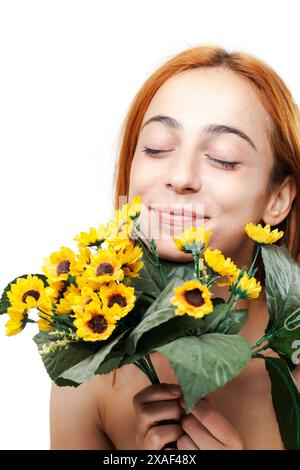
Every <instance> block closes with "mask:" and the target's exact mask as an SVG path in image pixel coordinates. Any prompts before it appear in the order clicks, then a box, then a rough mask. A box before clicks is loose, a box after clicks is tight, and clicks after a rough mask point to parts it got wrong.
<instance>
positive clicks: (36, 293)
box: [22, 289, 41, 303]
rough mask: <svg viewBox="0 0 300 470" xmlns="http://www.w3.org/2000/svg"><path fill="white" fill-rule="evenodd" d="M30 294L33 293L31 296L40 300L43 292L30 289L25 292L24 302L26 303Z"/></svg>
mask: <svg viewBox="0 0 300 470" xmlns="http://www.w3.org/2000/svg"><path fill="white" fill-rule="evenodd" d="M29 295H31V297H33V298H34V299H35V300H39V298H40V295H41V294H40V293H39V291H37V290H33V289H31V290H28V291H26V292H25V293H24V294H23V297H22V302H24V303H25V302H26V299H27V297H28V296H29Z"/></svg>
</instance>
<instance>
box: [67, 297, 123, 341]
mask: <svg viewBox="0 0 300 470" xmlns="http://www.w3.org/2000/svg"><path fill="white" fill-rule="evenodd" d="M74 326H75V327H76V328H77V331H76V333H77V335H78V336H79V337H80V338H82V339H83V340H84V341H101V340H105V339H107V338H109V336H110V335H111V334H112V332H113V331H114V329H115V328H116V320H115V319H114V318H112V317H111V316H110V315H109V314H108V313H107V311H106V310H104V309H102V308H101V306H100V305H99V304H98V303H97V302H94V301H93V302H91V303H89V304H88V305H86V307H85V309H84V312H83V313H82V314H80V315H78V316H77V317H76V319H75V320H74Z"/></svg>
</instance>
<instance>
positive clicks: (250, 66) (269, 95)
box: [114, 45, 300, 258]
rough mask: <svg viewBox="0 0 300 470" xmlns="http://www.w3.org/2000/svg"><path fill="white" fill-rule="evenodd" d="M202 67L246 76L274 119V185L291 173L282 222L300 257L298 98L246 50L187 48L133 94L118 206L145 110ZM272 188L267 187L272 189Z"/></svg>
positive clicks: (286, 240) (118, 173) (118, 170)
mask: <svg viewBox="0 0 300 470" xmlns="http://www.w3.org/2000/svg"><path fill="white" fill-rule="evenodd" d="M198 67H224V68H226V69H230V70H232V71H234V72H236V73H237V74H238V75H240V76H241V77H243V78H245V79H246V80H248V81H249V82H251V84H252V85H254V89H255V90H256V92H257V95H258V97H259V99H260V101H261V103H262V104H263V106H264V107H265V109H266V111H267V112H268V113H269V115H270V118H271V123H272V125H271V129H270V130H269V132H270V136H269V138H270V144H271V147H272V150H273V154H274V162H275V163H274V166H273V169H272V171H271V174H270V180H269V188H272V187H273V185H276V184H277V183H280V182H281V181H282V180H283V179H284V177H285V176H286V175H292V176H293V177H294V179H295V182H296V186H297V194H296V197H295V199H294V200H293V203H292V206H291V210H290V212H289V214H288V216H287V217H286V218H285V220H284V221H282V222H281V223H280V224H279V225H278V226H276V227H277V228H278V229H279V230H283V231H284V237H283V238H282V239H281V243H283V244H284V245H285V246H286V247H287V248H288V250H289V252H290V253H291V255H292V256H293V257H294V258H297V257H299V255H300V191H299V184H300V113H299V108H298V107H297V104H296V103H295V102H294V100H293V97H292V95H291V93H290V91H289V89H288V88H287V86H286V85H285V83H284V82H283V80H282V79H281V78H280V77H279V76H278V75H277V73H276V72H275V71H274V70H273V69H272V68H271V67H270V66H269V65H267V64H266V63H264V62H263V61H261V60H259V59H257V58H256V57H254V56H251V55H249V54H247V53H244V52H228V51H226V50H225V49H223V48H221V47H218V46H214V45H203V46H198V47H193V48H190V49H187V50H185V51H183V52H181V53H179V54H177V55H176V56H174V57H172V58H171V59H169V60H168V61H167V62H166V63H164V64H163V65H162V66H161V67H159V69H158V70H156V71H155V72H154V73H152V75H151V76H150V77H149V78H148V79H147V80H146V82H145V83H144V84H143V86H142V87H141V89H140V90H139V91H138V93H137V94H136V96H135V97H134V99H133V101H132V103H131V106H130V108H129V111H128V113H127V117H126V119H125V121H124V123H123V127H122V131H121V132H122V135H121V145H120V152H119V158H118V160H117V164H116V167H115V173H114V193H115V200H114V207H115V209H118V208H119V197H120V196H123V197H124V196H127V197H128V192H129V178H130V168H131V163H132V160H133V156H134V152H135V147H136V143H137V140H138V136H139V132H140V128H141V123H142V120H143V117H144V114H145V112H146V110H147V108H148V105H149V104H150V101H151V100H152V98H153V96H154V95H155V93H156V91H157V90H158V89H159V87H160V86H161V85H162V84H163V83H165V82H166V80H168V79H169V78H171V77H173V76H174V75H176V74H178V73H180V72H183V71H185V70H190V69H194V68H198ZM269 188H268V190H269Z"/></svg>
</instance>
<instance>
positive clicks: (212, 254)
mask: <svg viewBox="0 0 300 470" xmlns="http://www.w3.org/2000/svg"><path fill="white" fill-rule="evenodd" d="M204 259H205V262H206V264H207V265H208V266H209V267H210V268H211V270H212V271H213V274H219V275H220V276H229V277H230V276H233V275H234V274H235V273H236V271H237V267H236V265H235V264H234V262H233V261H231V258H225V257H224V255H223V254H222V253H221V251H220V250H217V249H215V250H211V249H210V248H207V249H206V250H205V252H204ZM218 285H227V282H226V283H225V284H224V283H219V284H218Z"/></svg>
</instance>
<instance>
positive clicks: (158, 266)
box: [133, 220, 167, 287]
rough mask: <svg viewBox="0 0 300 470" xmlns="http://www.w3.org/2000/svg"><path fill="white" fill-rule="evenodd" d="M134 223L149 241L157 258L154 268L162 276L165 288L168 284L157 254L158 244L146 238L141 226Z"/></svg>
mask: <svg viewBox="0 0 300 470" xmlns="http://www.w3.org/2000/svg"><path fill="white" fill-rule="evenodd" d="M133 223H134V226H135V228H136V229H137V230H138V231H139V232H140V234H141V235H142V236H143V237H144V238H145V239H146V240H147V241H148V243H149V245H150V247H151V249H152V253H153V255H154V256H155V259H156V263H153V262H152V264H154V266H156V267H157V268H158V270H159V274H160V277H161V280H162V283H163V286H164V287H166V285H167V283H166V280H165V277H164V273H163V270H162V267H161V264H160V262H159V257H158V254H157V249H156V248H157V247H156V243H155V242H154V241H153V240H152V239H148V238H147V237H146V235H145V234H144V232H143V231H142V230H141V228H140V225H139V224H136V223H135V220H134V221H133ZM148 260H149V261H151V260H150V259H149V258H148Z"/></svg>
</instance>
